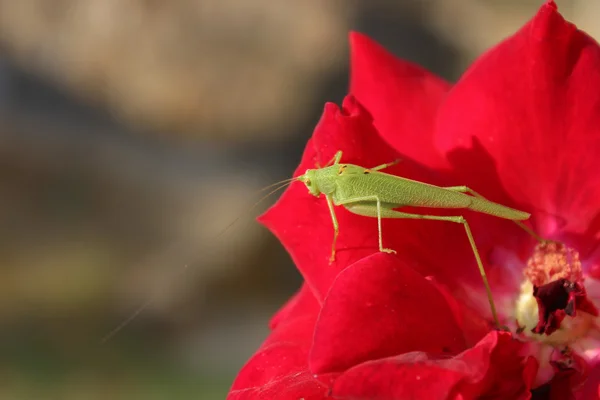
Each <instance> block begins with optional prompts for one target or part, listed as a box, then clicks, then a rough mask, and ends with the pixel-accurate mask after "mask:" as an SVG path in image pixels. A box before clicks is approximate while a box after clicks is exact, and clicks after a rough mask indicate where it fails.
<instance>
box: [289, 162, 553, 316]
mask: <svg viewBox="0 0 600 400" xmlns="http://www.w3.org/2000/svg"><path fill="white" fill-rule="evenodd" d="M341 158H342V152H341V151H338V152H337V153H336V154H335V156H334V157H333V159H332V160H331V161H330V162H329V163H328V164H327V166H325V167H323V168H318V169H309V170H307V171H306V172H305V173H304V175H300V176H298V177H297V178H296V180H298V181H301V182H303V183H304V184H305V185H306V187H307V188H308V191H309V193H310V194H312V195H313V196H316V197H319V196H320V195H321V194H323V195H325V199H326V200H327V205H328V207H329V211H330V213H331V220H332V222H333V243H332V247H331V257H330V260H329V261H330V263H331V262H333V261H334V260H335V251H336V249H335V244H336V241H337V237H338V235H339V225H338V221H337V218H336V215H335V207H334V206H344V207H345V208H346V209H347V210H348V211H350V212H352V213H354V214H357V215H362V216H367V217H376V218H377V226H378V230H379V251H382V252H386V253H395V251H394V250H392V249H387V248H384V247H383V240H382V233H381V219H382V218H406V219H426V220H435V221H449V222H454V223H458V224H462V225H463V226H464V228H465V231H466V233H467V238H468V239H469V243H470V244H471V248H472V250H473V254H474V256H475V260H476V261H477V266H478V267H479V272H480V274H481V277H482V279H483V283H484V285H485V289H486V292H487V296H488V300H489V302H490V307H491V310H492V316H493V318H494V321H495V322H496V325H497V326H498V327H500V324H499V321H498V316H497V313H496V307H495V305H494V300H493V297H492V292H491V289H490V286H489V283H488V280H487V276H486V273H485V269H484V268H483V263H482V262H481V257H480V256H479V252H478V251H477V246H476V245H475V241H474V240H473V235H472V233H471V228H470V227H469V224H468V223H467V221H466V220H465V218H464V217H463V216H461V215H459V216H438V215H425V214H411V213H406V212H401V211H396V210H394V209H395V208H399V207H403V206H413V207H431V208H452V209H455V208H456V209H469V210H473V211H477V212H481V213H485V214H489V215H493V216H495V217H499V218H504V219H508V220H512V221H515V222H516V223H517V224H518V225H519V226H520V227H521V228H523V229H524V230H526V231H527V232H528V233H529V234H531V235H532V236H534V237H535V238H536V239H538V240H541V239H540V238H539V237H538V236H537V235H536V234H535V233H534V232H533V231H532V230H531V229H529V228H528V227H527V226H525V225H524V224H522V223H521V222H519V221H523V220H526V219H528V218H529V216H530V214H528V213H526V212H523V211H519V210H515V209H513V208H509V207H506V206H503V205H501V204H497V203H494V202H491V201H488V200H486V199H485V198H483V196H481V195H479V194H478V193H476V192H475V191H473V190H472V189H470V188H468V187H467V186H451V187H440V186H434V185H430V184H427V183H423V182H419V181H414V180H410V179H406V178H401V177H399V176H395V175H390V174H386V173H383V172H379V171H381V170H383V169H385V168H388V167H390V166H392V165H394V164H396V163H397V162H398V161H394V162H391V163H387V164H383V165H379V166H377V167H374V168H363V167H360V166H358V165H353V164H340V161H341ZM467 193H468V194H467Z"/></svg>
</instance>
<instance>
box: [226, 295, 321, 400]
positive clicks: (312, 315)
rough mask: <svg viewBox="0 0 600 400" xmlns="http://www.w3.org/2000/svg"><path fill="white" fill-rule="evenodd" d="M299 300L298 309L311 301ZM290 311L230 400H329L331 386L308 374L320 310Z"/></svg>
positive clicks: (247, 367) (240, 377) (242, 374)
mask: <svg viewBox="0 0 600 400" xmlns="http://www.w3.org/2000/svg"><path fill="white" fill-rule="evenodd" d="M308 294H309V292H306V291H305V290H304V289H302V290H301V291H300V293H299V295H300V296H301V297H305V296H307V295H308ZM298 300H299V302H298V303H297V305H298V304H300V303H303V302H305V301H306V300H309V299H298ZM309 303H310V302H309ZM287 311H288V312H287V313H286V314H287V315H285V316H286V318H283V316H284V315H283V314H281V315H280V316H281V317H282V318H280V320H279V323H277V324H276V325H277V326H276V328H275V329H274V330H273V332H272V333H271V335H269V337H268V338H267V339H266V340H265V342H264V343H263V345H262V346H261V347H260V349H259V350H258V352H257V353H256V354H255V355H254V356H252V358H250V360H249V361H248V362H247V363H246V365H245V366H244V367H243V368H242V370H241V371H240V373H239V374H238V376H237V378H236V379H235V381H234V383H233V385H232V388H231V391H230V393H229V395H228V397H227V399H228V400H247V399H248V400H249V399H281V400H297V399H298V398H301V397H304V398H305V399H314V400H321V399H328V398H329V397H327V393H328V391H329V389H328V386H327V385H325V384H324V383H322V382H320V381H318V380H316V379H315V378H314V377H313V375H312V374H310V373H309V371H308V352H309V349H310V346H311V343H312V337H313V332H314V326H315V321H316V318H317V313H318V307H313V306H311V307H304V308H302V309H296V310H295V311H296V312H293V311H294V310H292V309H288V310H287Z"/></svg>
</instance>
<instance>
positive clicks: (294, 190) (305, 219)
mask: <svg viewBox="0 0 600 400" xmlns="http://www.w3.org/2000/svg"><path fill="white" fill-rule="evenodd" d="M338 150H342V151H343V159H342V161H343V162H348V163H353V164H357V165H361V166H365V167H374V166H377V165H381V164H384V163H386V162H391V161H393V160H395V159H398V158H400V157H401V156H400V155H399V154H398V153H397V152H395V151H394V150H393V149H392V148H391V147H389V146H388V145H387V144H386V143H385V142H384V141H383V140H382V139H381V137H380V136H379V134H378V133H377V131H376V130H375V128H374V127H373V125H372V120H371V117H370V115H369V114H368V113H367V112H366V110H364V108H363V107H362V106H360V105H359V104H358V103H357V102H356V100H355V99H354V98H353V97H352V96H349V97H347V98H346V100H345V101H344V104H343V106H342V109H341V110H340V109H338V107H337V106H336V105H334V104H327V105H326V106H325V111H324V113H323V116H322V118H321V121H320V122H319V124H318V126H317V127H316V129H315V132H314V134H313V137H312V138H311V140H310V141H309V143H308V144H307V147H306V150H305V152H304V155H303V158H302V162H301V163H300V166H299V167H298V168H297V169H296V172H295V173H294V176H298V175H300V174H303V173H304V172H305V171H306V170H307V169H309V168H315V167H316V165H317V164H319V165H321V166H323V165H325V164H326V163H327V162H328V161H329V160H330V159H331V158H332V157H333V156H334V155H335V153H336V152H337V151H338ZM385 172H387V173H390V174H396V175H399V176H403V177H408V178H411V179H420V180H424V181H426V182H428V183H434V184H435V183H436V180H437V181H438V182H439V181H441V180H442V178H441V177H436V176H435V175H434V174H432V173H428V171H427V170H424V169H423V168H422V167H420V166H419V165H418V164H416V163H414V162H413V161H411V160H410V159H404V158H402V161H401V162H400V163H399V164H397V165H394V166H392V167H390V168H388V169H386V171H385ZM336 216H337V218H338V222H339V226H340V235H339V237H338V241H337V245H336V249H337V253H336V261H335V262H334V263H333V264H330V263H329V257H330V254H331V243H332V241H333V225H332V222H331V216H330V214H329V210H328V208H327V204H326V202H325V198H324V197H323V196H321V197H320V198H316V197H314V196H312V195H310V194H309V193H308V190H307V188H306V187H305V186H304V184H302V183H300V182H294V183H292V184H291V185H290V187H289V188H288V189H287V190H286V191H285V193H284V194H283V195H282V196H281V198H280V199H279V201H278V202H277V203H276V204H275V205H274V206H273V207H272V208H271V209H270V210H269V211H267V212H266V213H265V214H264V215H263V216H261V217H260V218H259V220H260V221H261V222H262V223H263V224H264V225H266V226H267V227H268V228H269V229H270V230H271V231H272V232H273V233H274V234H275V235H276V236H277V237H278V239H279V240H280V241H281V242H282V243H283V245H284V246H285V247H286V249H287V250H288V252H289V253H290V255H291V256H292V259H293V260H294V262H295V264H296V266H297V267H298V269H299V270H300V272H301V273H302V275H303V276H304V278H305V280H306V283H307V285H308V286H309V287H310V289H311V290H312V292H313V294H314V295H315V297H316V298H317V300H318V301H319V302H322V301H323V298H324V296H325V294H326V293H327V291H328V290H329V287H330V286H331V283H332V282H333V280H334V279H335V277H336V276H337V274H338V273H339V272H340V271H341V270H343V269H344V268H346V267H347V266H348V265H350V264H352V263H354V262H356V261H357V260H360V259H361V258H364V257H366V256H368V255H370V254H373V253H376V252H378V251H379V246H378V235H377V220H376V219H375V218H371V217H363V216H358V215H356V214H352V213H350V212H349V211H347V210H346V209H345V208H343V207H336ZM382 225H383V226H382V230H383V235H384V246H386V247H391V248H393V249H395V250H397V251H400V250H402V249H405V251H406V252H408V253H411V254H417V255H416V257H422V258H424V259H426V260H427V262H418V263H416V264H419V265H425V264H427V263H429V264H430V265H436V264H437V260H438V257H437V256H435V255H434V252H432V246H431V244H432V243H437V244H438V245H439V246H441V245H442V244H444V245H446V246H448V248H449V249H452V251H454V250H456V248H457V246H458V247H459V248H460V247H464V246H467V248H468V243H467V242H466V238H465V237H461V236H460V233H459V234H452V233H451V232H457V231H456V229H458V232H460V231H461V230H462V227H460V226H459V227H454V226H451V227H450V226H449V225H452V224H451V223H440V222H437V221H407V220H390V219H384V221H383V224H382ZM432 228H433V229H432ZM445 229H448V231H446V230H445ZM436 234H437V235H438V236H437V237H439V239H438V240H436V236H435V235H436ZM423 238H425V240H423ZM455 241H456V242H458V243H459V244H458V245H457V246H454V243H455ZM452 251H450V252H448V251H444V254H448V255H451V254H452ZM418 254H420V256H419V255H418ZM459 265H462V263H459ZM474 271H475V270H474ZM475 272H476V271H475ZM449 275H452V276H456V275H457V274H456V271H453V272H452V273H451V274H449Z"/></svg>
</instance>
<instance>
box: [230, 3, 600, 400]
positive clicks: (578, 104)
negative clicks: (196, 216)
mask: <svg viewBox="0 0 600 400" xmlns="http://www.w3.org/2000/svg"><path fill="white" fill-rule="evenodd" d="M351 46H352V60H351V66H352V78H351V87H350V92H351V95H350V96H348V97H347V98H346V100H345V101H344V104H343V106H342V108H341V110H340V109H338V107H337V106H335V105H332V104H328V105H326V107H325V112H324V114H323V117H322V119H321V121H320V123H319V124H318V126H317V128H316V129H315V132H314V134H313V137H312V138H311V139H310V141H309V143H308V145H307V147H306V150H305V153H304V156H303V159H302V162H301V164H300V166H299V167H298V169H297V170H296V172H295V175H294V176H298V175H301V174H303V173H304V172H305V170H307V169H310V168H315V167H316V166H317V165H325V164H326V163H327V162H328V161H329V160H330V159H331V158H332V157H333V155H334V154H335V153H336V152H337V151H338V150H342V151H343V162H347V163H352V164H357V165H361V166H364V167H373V166H377V165H380V164H383V163H386V162H390V161H393V160H395V159H397V158H401V159H402V162H400V163H399V164H397V165H395V166H392V167H390V168H389V169H387V170H386V172H387V173H391V174H394V175H398V176H402V177H406V178H410V179H416V180H420V181H424V182H427V183H431V184H436V185H440V186H455V185H463V184H466V185H468V186H469V187H471V188H473V189H475V190H476V191H478V192H479V193H481V194H483V195H484V196H486V197H487V198H489V199H491V200H493V201H496V202H499V203H502V204H506V205H508V206H511V207H515V208H518V209H523V210H526V211H528V212H531V213H532V218H531V220H530V221H531V226H532V227H533V228H534V230H535V231H537V232H538V233H539V234H540V235H542V236H543V237H544V238H546V239H551V240H553V241H556V243H554V242H552V243H544V244H539V243H536V241H535V240H534V239H533V238H532V237H531V236H529V235H527V234H526V233H525V232H524V231H523V230H521V229H519V227H518V226H516V225H515V224H513V223H511V222H510V221H506V220H501V219H496V218H494V217H490V216H487V215H481V214H477V213H473V212H466V211H465V212H463V211H462V210H459V211H456V210H455V212H454V213H452V212H445V211H444V210H433V211H431V210H429V209H427V211H426V212H427V213H430V214H431V213H441V214H444V215H464V216H465V218H466V219H467V220H468V221H469V224H470V225H471V228H472V231H473V234H474V236H475V241H476V242H477V246H478V248H479V250H480V253H481V255H482V258H483V261H484V264H485V266H486V269H487V271H488V278H489V280H490V285H491V287H492V291H493V293H494V298H495V300H496V304H497V306H498V310H499V313H500V317H501V319H502V323H503V324H506V325H507V326H508V327H509V328H510V330H511V332H512V333H506V332H502V333H500V332H498V331H495V330H493V329H492V324H491V315H490V311H489V306H488V305H487V300H486V296H485V293H484V289H483V284H482V282H481V278H480V277H479V272H478V270H477V266H476V264H475V260H474V258H473V254H472V252H471V250H470V247H469V244H468V241H467V239H466V237H465V235H464V230H463V228H462V227H461V226H460V225H458V224H452V223H444V222H439V221H422V220H418V221H415V220H387V219H386V220H384V221H383V224H382V232H383V242H384V243H383V244H384V246H385V247H388V248H392V249H394V250H396V251H397V252H398V254H396V255H389V254H384V253H379V252H378V242H377V241H378V238H377V221H376V219H374V218H367V217H361V216H357V215H355V214H352V213H350V212H348V211H347V210H345V209H344V208H343V207H337V208H336V213H337V216H338V220H339V225H340V235H339V238H338V241H337V245H336V248H337V254H336V260H335V262H334V263H332V264H331V265H330V263H329V255H330V252H331V243H332V239H333V228H332V222H331V217H330V215H329V211H328V208H327V205H326V203H325V201H324V199H323V198H316V197H314V196H311V195H310V194H309V193H307V189H306V187H305V186H304V185H303V184H302V183H301V182H294V183H292V184H291V185H290V187H289V188H288V189H287V190H286V192H285V193H284V194H283V196H282V198H281V199H280V200H279V201H278V203H277V204H276V205H275V206H274V207H273V208H271V210H269V211H268V212H267V213H266V214H265V215H263V216H262V217H261V218H260V220H261V222H263V223H264V224H265V225H266V226H267V227H268V228H269V229H270V230H271V231H272V232H273V233H274V234H275V235H276V236H277V237H278V238H279V239H280V241H281V242H282V243H283V245H284V246H285V247H286V249H287V250H288V252H289V253H290V255H291V256H292V258H293V260H294V262H295V264H296V266H297V267H298V269H299V270H300V272H301V273H302V275H303V277H304V279H305V284H304V286H303V287H302V289H301V290H300V291H299V293H298V294H296V295H295V296H294V297H293V298H292V299H291V300H290V302H289V303H288V304H287V305H285V306H284V307H283V308H282V309H281V310H280V311H279V312H278V313H277V314H276V316H275V317H274V319H273V321H272V323H271V328H272V333H271V335H270V336H269V337H268V338H267V340H266V341H265V343H264V344H263V345H262V346H261V348H260V349H259V350H258V352H257V353H256V354H255V355H254V356H253V357H252V358H251V359H250V361H249V362H248V363H247V364H246V366H245V367H244V368H243V369H242V371H241V372H240V374H239V376H238V377H237V379H236V381H235V382H234V384H233V387H232V389H231V392H230V394H229V397H228V399H230V400H236V399H286V400H287V399H290V400H292V399H294V400H297V399H305V400H309V399H329V398H331V399H475V398H481V397H485V398H490V399H529V398H539V399H542V398H551V399H564V398H569V396H576V397H577V398H581V399H593V398H598V383H599V382H600V367H597V366H596V358H597V355H598V353H599V351H600V343H599V342H598V339H599V338H600V332H599V331H598V328H597V315H598V312H597V310H596V306H597V305H598V304H600V285H598V283H599V281H598V280H597V279H596V277H598V276H600V273H598V271H599V270H600V266H599V265H600V264H599V263H598V260H599V259H600V248H599V247H598V242H599V240H600V233H599V230H600V222H599V221H600V200H599V199H600V182H597V181H600V174H599V173H598V170H596V169H595V168H598V167H599V166H600V161H598V160H600V158H598V156H597V155H596V154H597V153H596V151H600V47H599V46H598V45H597V44H596V43H595V42H594V41H593V40H592V39H590V38H589V37H588V36H586V35H585V34H584V33H582V32H580V31H578V30H577V29H576V28H575V27H574V26H573V25H571V24H569V23H567V22H565V21H564V19H563V18H562V17H561V16H560V15H559V14H558V12H557V10H556V6H555V4H554V2H551V1H549V2H547V3H546V4H545V5H544V6H542V8H541V9H540V11H539V12H538V14H537V15H536V16H535V17H534V18H533V19H532V20H531V21H530V22H529V23H528V24H526V25H525V26H524V27H523V28H522V29H521V30H520V31H519V32H517V33H516V34H515V35H513V36H512V37H510V38H509V39H507V40H505V41H504V42H502V43H501V44H499V45H498V46H496V47H495V48H493V49H492V50H490V51H489V52H488V53H486V54H485V55H484V56H482V57H481V58H480V59H479V60H477V61H476V62H475V63H474V65H473V66H472V67H471V68H470V69H469V71H467V72H466V73H465V74H464V76H463V77H462V78H461V79H460V80H459V81H458V83H457V84H456V85H455V86H454V87H451V86H450V85H449V84H447V83H445V82H444V81H442V80H441V79H439V78H437V77H435V76H433V75H432V74H430V73H428V72H427V71H424V70H423V69H421V68H419V67H417V66H414V65H411V64H409V63H407V62H404V61H401V60H398V59H396V58H394V57H393V56H392V55H390V54H389V53H387V52H386V51H385V50H384V49H383V48H382V47H380V46H379V45H377V44H376V43H374V42H372V41H371V40H370V39H368V38H366V37H364V36H362V35H360V34H352V35H351ZM421 213H423V210H421ZM532 396H533V397H532Z"/></svg>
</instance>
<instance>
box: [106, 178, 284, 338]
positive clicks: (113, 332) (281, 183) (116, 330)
mask: <svg viewBox="0 0 600 400" xmlns="http://www.w3.org/2000/svg"><path fill="white" fill-rule="evenodd" d="M295 180H296V178H289V179H284V180H282V181H279V182H275V183H273V184H271V185H269V186H265V187H264V188H261V189H259V190H257V191H255V192H254V193H252V195H255V194H257V193H261V192H264V191H266V190H269V189H271V188H273V187H274V186H277V185H279V186H277V187H276V188H275V189H273V190H271V191H270V192H269V193H267V194H266V195H264V196H263V197H261V198H260V200H258V201H257V202H256V203H254V204H253V205H252V206H251V207H249V208H248V209H246V210H245V211H244V212H243V213H240V215H238V216H237V217H236V218H235V219H234V220H233V221H232V222H231V223H230V224H229V225H227V226H226V227H225V228H223V229H222V230H221V231H220V232H219V233H218V234H217V235H216V236H215V237H214V238H213V239H217V238H219V237H220V236H222V235H223V234H225V232H227V231H228V230H229V229H230V228H231V227H232V226H233V225H235V223H236V222H237V221H239V220H240V219H241V218H242V217H243V216H245V215H248V213H250V212H251V211H252V210H254V209H255V208H256V207H257V206H258V205H259V204H260V203H262V202H263V201H265V200H266V199H267V198H269V197H270V196H271V195H273V194H275V193H276V192H278V191H279V190H281V189H283V188H285V187H286V186H288V185H289V184H291V183H292V182H293V181H295ZM188 267H189V264H186V265H184V266H183V268H182V269H180V270H179V271H178V273H177V275H175V276H174V277H172V279H171V280H170V281H171V282H173V281H174V280H175V279H178V278H180V277H181V276H182V275H184V274H185V273H186V271H187V270H188ZM161 286H162V288H163V290H164V287H165V286H164V285H161ZM161 292H162V290H159V291H156V292H155V293H154V295H152V296H150V298H149V299H148V300H147V301H146V302H144V303H143V304H142V305H141V306H139V307H138V308H137V309H136V310H135V311H134V312H133V313H131V315H130V316H129V317H127V318H126V319H125V320H124V321H123V322H121V323H120V324H119V325H117V326H116V327H115V328H114V329H112V330H111V331H110V332H108V333H107V334H106V335H105V336H104V337H103V338H102V340H101V341H100V343H101V344H105V343H106V342H108V341H109V340H110V339H111V338H112V337H113V336H115V335H116V334H117V333H119V332H120V331H121V330H122V329H123V328H125V327H126V326H127V325H129V323H131V321H133V320H134V319H136V318H137V317H138V316H139V315H140V314H141V313H142V312H143V311H144V310H146V309H147V308H148V307H149V306H150V305H151V304H152V303H153V302H155V301H156V299H157V298H158V295H159V294H160V293H161Z"/></svg>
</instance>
